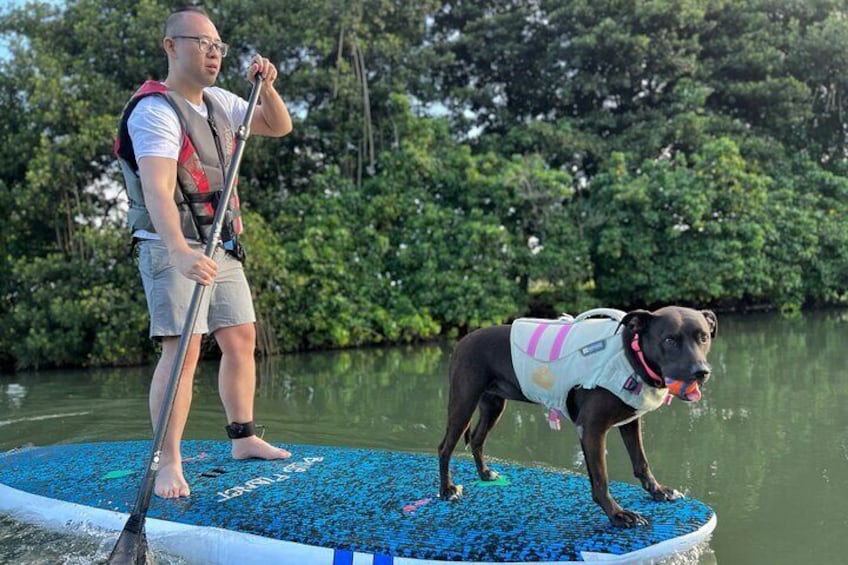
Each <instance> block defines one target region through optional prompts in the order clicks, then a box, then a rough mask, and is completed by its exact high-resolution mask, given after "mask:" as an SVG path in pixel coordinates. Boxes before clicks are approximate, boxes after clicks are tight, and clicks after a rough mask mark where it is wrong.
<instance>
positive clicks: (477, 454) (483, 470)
mask: <svg viewBox="0 0 848 565" xmlns="http://www.w3.org/2000/svg"><path fill="white" fill-rule="evenodd" d="M478 407H479V408H480V419H479V420H477V425H475V426H474V431H473V432H471V441H470V443H471V454H472V455H474V463H475V464H476V465H477V474H479V475H480V478H481V479H482V480H484V481H494V480H496V479H497V478H498V477H499V476H500V475H498V473H496V472H495V471H492V470H491V469H489V468H488V467H487V466H486V461H485V459H484V458H483V445H484V444H485V443H486V436H487V435H488V434H489V430H491V429H492V428H493V427H494V426H495V424H497V423H498V420H499V419H500V417H501V414H503V411H504V408H506V399H504V398H502V397H500V396H495V395H494V394H489V393H484V394H483V396H481V397H480V404H479V405H478Z"/></svg>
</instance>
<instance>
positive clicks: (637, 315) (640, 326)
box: [621, 310, 654, 332]
mask: <svg viewBox="0 0 848 565" xmlns="http://www.w3.org/2000/svg"><path fill="white" fill-rule="evenodd" d="M653 318H654V315H653V314H651V313H650V312H648V311H647V310H632V311H630V312H628V313H627V314H625V315H624V318H622V319H621V325H622V326H626V327H628V328H630V330H632V331H634V332H641V331H644V330H645V328H647V327H648V324H650V323H651V320H652V319H653Z"/></svg>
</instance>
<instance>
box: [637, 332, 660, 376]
mask: <svg viewBox="0 0 848 565" xmlns="http://www.w3.org/2000/svg"><path fill="white" fill-rule="evenodd" d="M630 349H632V350H633V352H634V353H635V354H636V358H637V359H639V362H640V363H641V364H642V368H643V369H645V372H646V373H647V374H648V376H649V377H651V378H652V379H653V380H654V381H655V382H656V383H657V384H659V385H660V386H665V382H664V381H663V380H662V379H661V378H660V376H659V375H658V374H656V373H655V372H654V371H653V370H652V369H651V368H650V367H648V363H647V361H645V355H644V354H643V353H642V348H641V347H639V334H637V333H634V334H633V340H632V341H631V342H630Z"/></svg>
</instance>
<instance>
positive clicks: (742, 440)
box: [0, 311, 848, 565]
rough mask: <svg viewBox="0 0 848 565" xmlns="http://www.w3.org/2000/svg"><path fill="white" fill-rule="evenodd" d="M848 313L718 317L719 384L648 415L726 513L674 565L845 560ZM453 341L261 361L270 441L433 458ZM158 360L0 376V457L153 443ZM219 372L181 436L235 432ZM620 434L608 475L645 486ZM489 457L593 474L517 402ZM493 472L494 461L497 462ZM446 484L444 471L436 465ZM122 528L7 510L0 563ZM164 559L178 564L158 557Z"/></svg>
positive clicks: (44, 557)
mask: <svg viewBox="0 0 848 565" xmlns="http://www.w3.org/2000/svg"><path fill="white" fill-rule="evenodd" d="M846 333H848V312H844V311H843V312H829V313H811V314H807V315H805V316H804V317H803V318H801V319H796V320H787V319H782V318H780V317H777V316H773V315H756V316H744V317H743V316H721V317H720V320H719V331H718V339H717V340H716V342H715V345H714V348H713V353H712V354H711V356H710V360H711V362H712V364H713V369H714V376H713V380H711V381H710V383H709V384H708V385H707V386H706V387H705V389H704V399H703V400H702V401H701V402H700V403H698V404H696V405H687V404H684V403H682V402H679V401H675V402H673V403H672V405H671V406H669V407H664V408H661V409H660V410H658V411H657V412H654V413H651V414H649V415H647V416H646V417H645V420H644V424H645V425H644V428H645V445H646V451H647V454H648V458H649V460H650V462H651V466H652V469H653V471H654V474H655V475H656V476H657V478H658V480H659V481H660V482H662V483H664V484H666V485H668V486H672V487H674V488H677V489H678V490H680V491H681V492H684V493H686V494H687V495H688V496H691V497H695V498H698V499H700V500H702V501H704V502H706V503H707V504H709V505H710V506H711V507H713V508H714V509H715V511H716V513H717V514H718V527H717V529H716V532H715V534H714V535H713V538H712V541H711V542H710V544H709V546H708V547H702V548H699V550H698V551H696V552H693V553H691V554H687V555H684V556H680V557H679V558H677V559H675V560H674V562H675V563H699V564H701V565H704V564H713V563H722V564H731V565H735V564H757V563H763V564H766V563H767V564H770V565H771V564H781V563H787V564H788V563H798V562H806V563H810V562H816V563H839V562H845V561H846V559H848V536H846V535H845V534H846V532H848V514H846V513H845V512H844V511H843V508H842V504H843V503H844V501H845V500H846V492H848V410H846V408H845V407H846V406H847V405H848V382H846V379H845V378H844V375H843V371H844V369H845V367H846V362H845V360H846V353H845V345H846V340H845V334H846ZM449 351H450V344H436V345H426V346H417V347H403V348H389V349H364V350H359V351H347V352H329V353H314V354H303V355H289V356H283V357H280V358H277V359H274V360H272V361H270V362H267V363H263V364H262V365H261V366H260V369H259V386H258V391H257V400H256V413H257V421H258V422H259V423H262V424H264V425H265V426H266V429H267V431H266V436H265V437H266V439H269V440H271V441H272V442H292V443H313V444H325V445H348V446H354V447H373V448H383V449H393V450H403V451H411V452H420V453H431V454H432V453H434V451H435V446H436V445H437V444H438V442H439V441H440V439H441V435H442V432H443V430H444V418H445V405H446V401H447V382H446V374H447V362H448V354H449ZM150 372H151V368H149V367H142V368H132V369H119V370H117V369H116V370H97V371H61V372H58V371H57V372H41V373H35V374H18V375H12V376H2V377H0V450H7V449H11V448H13V447H17V446H19V445H22V444H24V443H33V444H36V445H46V444H55V443H76V442H85V441H101V440H123V439H138V438H146V437H150V431H149V423H148V415H147V386H148V381H149V375H150ZM216 378H217V377H216V365H215V364H214V363H212V364H208V363H207V364H203V365H202V366H201V367H200V369H199V372H198V375H197V377H196V380H195V391H194V404H193V408H192V413H191V417H190V419H189V422H188V426H187V430H186V437H187V438H191V439H209V438H219V439H223V438H225V433H224V429H223V426H224V425H225V424H226V422H225V418H224V414H223V409H222V407H221V404H220V400H219V399H218V396H217V392H216ZM617 436H618V434H617V433H615V432H612V435H611V438H610V440H609V442H608V445H609V457H608V461H609V472H610V477H611V478H612V479H614V480H624V481H629V482H635V481H634V480H633V479H632V477H631V470H630V467H629V462H628V458H627V454H626V452H625V450H624V448H623V446H622V445H621V441H620V440H619V438H618V437H617ZM487 452H488V453H489V454H491V455H492V456H494V457H499V458H504V459H509V460H513V461H518V462H524V463H541V464H544V465H548V466H555V467H561V468H567V469H572V470H576V471H578V472H584V473H585V466H584V464H583V460H582V456H581V454H580V447H579V444H578V441H577V437H576V434H575V433H574V432H573V431H572V430H571V429H570V428H567V427H566V428H564V430H563V431H562V432H552V431H550V430H549V429H548V426H547V425H546V423H545V420H544V418H543V413H542V410H541V409H540V408H539V407H536V406H533V405H526V404H520V403H510V405H509V406H508V407H507V410H506V413H505V414H504V417H503V419H502V421H501V422H500V423H499V424H498V426H497V427H496V428H495V430H494V431H493V433H492V435H491V436H490V440H489V443H488V446H487ZM495 468H496V466H495ZM432 472H433V484H434V488H436V484H437V481H438V470H437V468H436V465H435V461H434V466H433V469H432ZM114 539H115V538H114V537H110V536H109V535H107V534H102V533H98V532H84V533H83V534H82V535H74V536H71V535H68V534H57V533H54V532H48V531H44V530H41V529H38V528H35V527H32V526H28V525H24V524H20V523H18V522H15V521H14V520H11V519H10V518H8V517H0V563H26V564H30V563H90V562H96V561H100V562H102V561H103V560H104V559H105V558H106V555H107V554H108V551H109V550H110V549H111V546H112V544H113V543H114ZM160 560H163V561H164V562H166V563H179V560H178V559H172V558H168V557H166V556H165V557H164V558H163V556H160Z"/></svg>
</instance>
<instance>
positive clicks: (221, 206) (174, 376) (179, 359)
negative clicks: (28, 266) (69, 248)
mask: <svg viewBox="0 0 848 565" xmlns="http://www.w3.org/2000/svg"><path fill="white" fill-rule="evenodd" d="M255 79H256V80H255V82H254V83H253V86H252V88H251V91H250V99H249V100H248V104H247V113H246V114H245V116H244V121H243V122H242V124H241V125H240V126H239V128H238V130H237V131H236V134H235V137H236V146H235V149H234V151H233V157H232V159H231V160H230V166H229V168H228V169H227V176H226V178H225V180H224V189H223V192H222V194H221V199H220V200H219V202H218V209H217V210H215V216H214V218H213V220H212V232H211V234H210V236H209V239H208V241H207V242H206V249H205V250H204V254H205V255H206V256H207V257H210V258H211V257H212V255H213V254H214V253H215V248H216V247H218V243H219V240H220V238H221V230H222V228H223V225H224V214H226V212H227V207H228V205H229V202H230V197H231V196H232V193H233V190H234V189H235V184H236V178H237V177H238V169H239V166H240V165H241V158H242V155H243V154H244V144H245V142H246V141H247V138H248V137H249V136H250V122H251V121H252V120H253V114H254V113H255V111H256V104H257V102H258V101H259V94H260V92H261V91H262V75H261V74H259V73H257V74H256V77H255ZM205 292H206V286H205V285H202V284H200V283H197V284H196V285H195V287H194V292H193V293H192V295H191V302H190V304H189V308H188V312H187V314H186V319H185V323H184V324H183V331H182V334H181V335H180V342H179V346H178V348H177V354H176V356H175V358H174V364H173V366H172V367H171V374H170V376H169V378H168V387H167V389H166V391H165V396H164V398H163V399H162V404H161V406H160V409H159V419H158V422H157V424H156V428H155V433H154V434H153V445H152V448H151V450H150V455H149V457H148V459H147V468H146V471H145V474H144V479H143V480H142V481H141V485H140V486H139V489H138V493H137V495H136V499H135V505H134V506H133V510H132V513H131V514H130V517H129V519H128V520H127V523H126V525H125V526H124V530H123V531H122V532H121V536H120V537H119V538H118V542H117V543H116V544H115V548H114V549H113V550H112V554H111V555H110V556H109V560H108V563H110V564H117V563H137V562H139V561H138V559H139V555H138V551H137V548H138V547H139V546H140V544H143V545H144V546H145V548H146V545H147V541H146V540H144V539H143V538H144V520H145V518H146V517H147V510H148V508H149V507H150V497H151V495H152V493H153V484H154V480H155V476H156V471H157V470H158V469H159V456H160V452H161V451H162V444H163V443H164V441H165V433H166V432H167V431H168V423H169V422H170V419H171V412H172V411H173V408H174V400H175V399H176V397H177V389H178V388H179V386H180V376H181V374H182V372H183V366H184V365H185V358H186V353H187V352H188V345H189V343H190V342H191V337H192V334H193V333H194V326H195V323H196V322H197V315H198V311H199V310H200V302H201V301H202V300H203V295H204V293H205ZM132 536H135V537H136V538H137V539H136V540H134V541H135V543H128V542H127V541H126V538H130V537H132ZM138 538H141V539H138ZM122 540H123V541H122ZM119 546H121V547H119ZM142 562H143V561H142Z"/></svg>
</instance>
